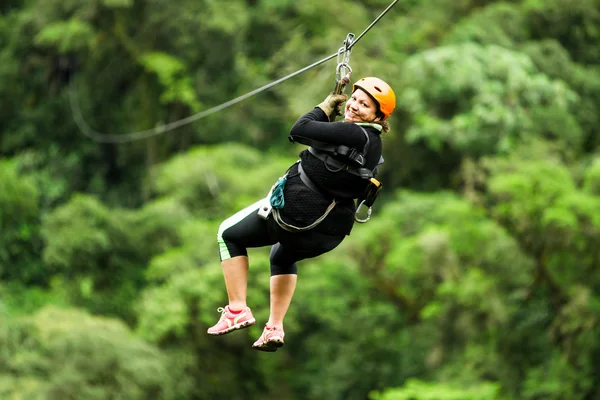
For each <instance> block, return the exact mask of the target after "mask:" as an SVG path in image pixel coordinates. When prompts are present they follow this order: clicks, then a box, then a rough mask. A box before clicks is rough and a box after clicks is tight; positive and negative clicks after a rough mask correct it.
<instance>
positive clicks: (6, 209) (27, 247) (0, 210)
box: [0, 161, 44, 282]
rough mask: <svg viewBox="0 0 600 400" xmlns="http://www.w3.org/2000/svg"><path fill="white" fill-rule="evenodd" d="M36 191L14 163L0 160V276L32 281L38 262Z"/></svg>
mask: <svg viewBox="0 0 600 400" xmlns="http://www.w3.org/2000/svg"><path fill="white" fill-rule="evenodd" d="M38 202H39V191H38V188H37V187H36V186H35V184H34V182H33V181H32V180H31V179H27V178H23V177H21V176H19V175H18V174H17V170H16V168H15V166H14V163H11V162H7V161H0V232H2V234H1V235H0V277H1V278H2V279H19V280H22V281H23V282H35V281H37V280H39V279H40V278H41V277H42V276H43V274H44V272H43V271H42V269H43V268H42V266H41V265H40V253H41V240H40V235H39V225H40V223H39V203H38Z"/></svg>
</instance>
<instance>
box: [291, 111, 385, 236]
mask: <svg viewBox="0 0 600 400" xmlns="http://www.w3.org/2000/svg"><path fill="white" fill-rule="evenodd" d="M362 129H364V130H365V131H366V132H367V134H368V135H369V147H368V149H367V151H366V165H365V167H366V168H369V169H371V170H373V169H374V168H375V167H376V166H377V164H378V162H379V159H380V157H381V152H382V144H381V137H380V131H379V130H378V129H377V128H375V127H374V126H372V125H363V126H362ZM362 129H361V127H360V126H359V125H357V124H355V123H350V122H329V120H328V118H327V115H325V113H324V112H323V110H321V109H320V108H318V107H317V108H314V109H313V110H311V111H309V112H308V113H306V114H304V115H303V116H302V117H300V118H299V119H298V120H297V121H296V123H295V124H294V126H293V127H292V129H291V131H290V137H291V139H292V140H299V141H301V140H302V138H308V139H312V140H317V141H319V142H323V143H328V144H333V145H343V146H347V147H351V148H355V149H357V150H359V151H362V150H363V148H364V146H365V144H366V142H367V139H366V137H365V134H364V132H363V130H362ZM300 160H301V163H302V168H303V169H304V171H305V172H306V175H307V176H308V177H309V178H310V180H311V181H312V182H313V184H314V185H315V186H317V187H318V188H319V190H320V191H321V192H323V193H322V194H318V193H316V192H315V191H314V190H312V189H310V188H308V187H307V186H306V185H304V183H302V181H301V179H300V177H299V175H298V168H297V166H296V165H294V166H293V167H292V168H291V169H290V171H289V174H288V181H287V183H286V187H285V189H284V198H285V207H284V209H283V210H282V216H283V218H284V219H285V221H286V222H289V223H292V224H294V225H297V226H306V225H309V224H311V223H313V222H314V221H315V220H316V219H317V218H318V217H320V216H321V215H323V213H324V212H325V210H326V209H327V207H328V206H329V204H330V203H331V201H332V200H333V199H335V200H336V202H337V203H338V204H337V205H336V206H335V208H334V209H333V210H332V211H331V213H330V214H329V216H328V217H327V218H326V219H325V220H324V221H323V222H321V223H320V224H319V225H317V226H316V227H315V228H314V230H315V231H319V232H324V233H328V234H332V235H340V236H343V235H348V234H350V231H351V230H352V227H353V225H354V211H355V203H354V199H356V198H359V197H360V196H361V195H363V193H364V192H365V190H366V187H367V184H368V181H367V180H365V179H362V178H360V177H358V176H356V175H352V174H350V173H348V172H346V171H343V170H342V171H339V172H333V171H331V170H330V169H331V168H329V169H328V168H327V166H326V165H325V163H324V162H323V161H322V160H320V159H319V158H317V157H315V156H314V155H313V154H311V153H310V152H309V151H308V150H303V151H302V152H301V153H300ZM341 161H343V160H341ZM323 194H324V195H323Z"/></svg>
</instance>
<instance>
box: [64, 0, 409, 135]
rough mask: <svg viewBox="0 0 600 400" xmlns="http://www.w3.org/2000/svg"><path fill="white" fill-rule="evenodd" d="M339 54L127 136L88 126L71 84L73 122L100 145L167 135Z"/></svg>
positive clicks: (363, 33)
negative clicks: (201, 109) (214, 104)
mask: <svg viewBox="0 0 600 400" xmlns="http://www.w3.org/2000/svg"><path fill="white" fill-rule="evenodd" d="M397 2H398V0H394V1H393V2H392V3H391V4H390V5H389V6H388V7H387V8H386V9H385V10H384V11H383V12H382V13H381V14H380V15H379V16H378V17H377V18H375V20H373V22H372V23H371V24H370V25H369V26H368V27H367V28H366V29H365V30H364V31H363V32H362V33H361V34H360V35H358V36H357V38H356V39H355V40H354V41H353V42H352V43H350V44H349V45H348V46H347V49H346V51H348V50H350V49H351V48H352V47H353V46H354V45H355V44H356V43H357V42H358V41H359V40H360V39H361V38H362V37H363V36H364V35H365V34H366V33H367V32H368V31H369V30H370V29H371V28H372V27H373V26H375V24H376V23H377V22H379V20H380V19H381V18H383V16H384V15H385V14H387V12H388V11H389V10H390V9H391V8H392V7H393V6H394V5H396V3H397ZM338 54H339V51H338V52H336V53H334V54H332V55H330V56H327V57H325V58H323V59H321V60H319V61H317V62H315V63H313V64H310V65H308V66H306V67H304V68H302V69H299V70H298V71H296V72H293V73H291V74H289V75H286V76H284V77H283V78H279V79H277V80H275V81H273V82H271V83H268V84H266V85H264V86H261V87H259V88H258V89H254V90H252V91H251V92H248V93H246V94H244V95H241V96H239V97H236V98H234V99H232V100H229V101H226V102H225V103H222V104H219V105H218V106H215V107H213V108H210V109H208V110H205V111H201V112H199V113H197V114H194V115H190V116H189V117H186V118H182V119H180V120H177V121H173V122H170V123H168V124H164V125H160V126H157V127H155V128H152V129H146V130H143V131H138V132H130V133H126V134H106V133H101V132H97V131H95V130H93V129H92V128H91V127H90V126H89V125H88V124H87V122H86V121H85V119H84V117H83V113H82V111H81V107H80V106H79V102H78V99H77V93H76V89H75V88H74V86H75V84H71V86H70V88H69V102H70V105H71V113H72V115H73V120H74V121H75V124H76V125H77V127H78V128H79V130H80V131H81V132H82V133H83V134H84V135H85V136H87V137H89V138H90V139H92V140H94V141H96V142H99V143H127V142H133V141H136V140H142V139H147V138H149V137H152V136H158V135H161V134H163V133H167V132H169V131H172V130H175V129H177V128H179V127H182V126H184V125H188V124H190V123H192V122H195V121H197V120H199V119H201V118H204V117H207V116H209V115H211V114H214V113H216V112H219V111H222V110H224V109H226V108H228V107H231V106H232V105H234V104H237V103H239V102H241V101H244V100H246V99H248V98H249V97H252V96H254V95H257V94H259V93H261V92H263V91H265V90H268V89H270V88H272V87H273V86H276V85H278V84H280V83H282V82H284V81H286V80H288V79H290V78H293V77H295V76H297V75H300V74H301V73H303V72H306V71H308V70H309V69H312V68H314V67H316V66H318V65H321V64H323V63H324V62H327V61H329V60H331V59H332V58H335V57H336V56H338Z"/></svg>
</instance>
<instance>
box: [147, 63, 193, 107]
mask: <svg viewBox="0 0 600 400" xmlns="http://www.w3.org/2000/svg"><path fill="white" fill-rule="evenodd" d="M140 62H141V63H142V65H143V66H144V68H145V69H147V70H148V71H150V72H152V73H155V74H156V75H157V76H158V81H159V82H160V84H161V86H163V88H164V89H163V90H164V92H163V94H162V95H161V96H160V100H161V102H163V103H164V104H168V103H171V102H176V101H180V102H182V103H183V104H186V105H187V106H189V107H190V109H191V110H192V111H195V112H198V110H199V108H200V103H198V101H197V100H196V95H195V93H194V89H193V86H192V83H191V81H190V79H189V78H188V77H187V76H186V74H185V66H184V65H183V63H182V62H181V61H180V60H178V59H176V58H174V57H172V56H170V55H168V54H165V53H149V54H144V55H142V56H141V58H140Z"/></svg>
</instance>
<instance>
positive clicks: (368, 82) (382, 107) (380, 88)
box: [352, 77, 396, 121]
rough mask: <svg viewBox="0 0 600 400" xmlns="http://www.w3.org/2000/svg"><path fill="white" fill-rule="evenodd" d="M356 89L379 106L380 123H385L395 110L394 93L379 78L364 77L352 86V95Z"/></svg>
mask: <svg viewBox="0 0 600 400" xmlns="http://www.w3.org/2000/svg"><path fill="white" fill-rule="evenodd" d="M356 89H362V90H363V91H364V92H366V93H367V94H368V95H370V96H371V97H372V98H373V100H375V102H376V103H377V104H378V105H379V111H380V112H381V113H382V114H383V119H382V121H385V120H386V119H387V118H388V117H389V116H390V114H391V113H392V111H394V108H396V95H395V94H394V91H393V90H392V88H391V87H390V85H388V84H387V83H385V82H384V81H382V80H381V79H379V78H374V77H366V78H361V79H359V80H358V81H357V82H356V83H355V84H354V85H352V93H354V91H355V90H356Z"/></svg>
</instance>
